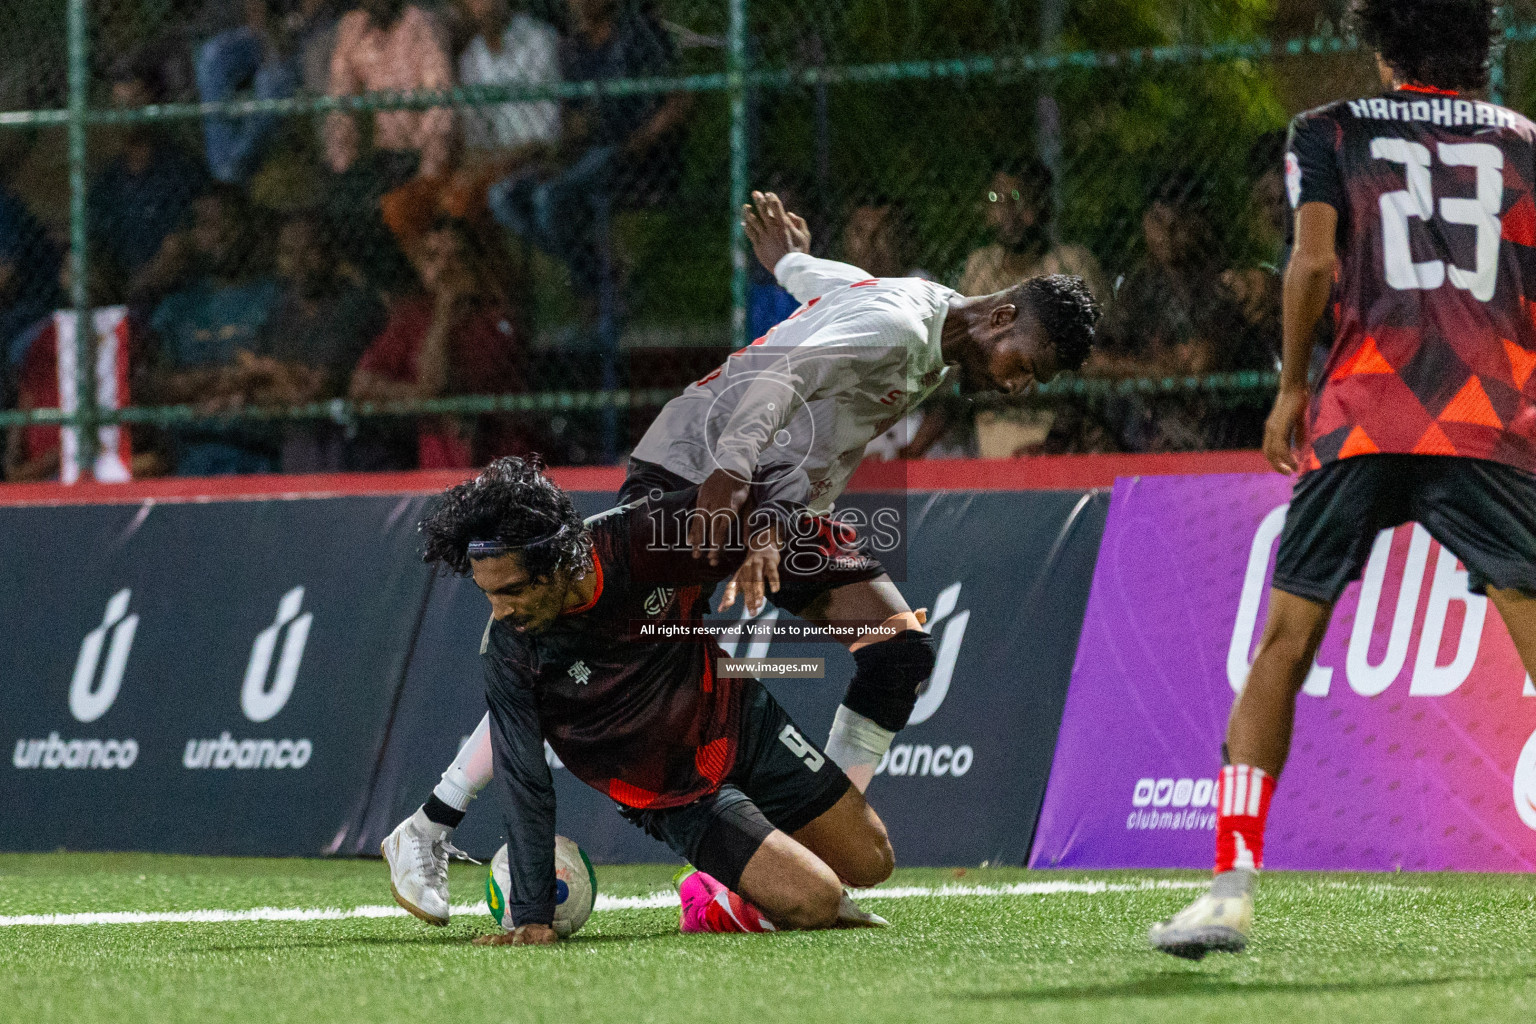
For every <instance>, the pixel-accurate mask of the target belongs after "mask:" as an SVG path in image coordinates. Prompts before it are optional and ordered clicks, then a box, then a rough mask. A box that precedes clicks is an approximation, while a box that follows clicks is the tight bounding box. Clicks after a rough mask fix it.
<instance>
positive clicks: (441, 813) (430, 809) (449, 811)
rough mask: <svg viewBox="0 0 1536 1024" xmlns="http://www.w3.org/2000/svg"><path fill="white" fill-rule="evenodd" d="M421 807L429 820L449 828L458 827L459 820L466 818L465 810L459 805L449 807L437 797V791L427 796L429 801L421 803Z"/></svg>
mask: <svg viewBox="0 0 1536 1024" xmlns="http://www.w3.org/2000/svg"><path fill="white" fill-rule="evenodd" d="M421 809H422V810H423V811H424V812H425V813H426V815H427V820H428V821H430V822H434V823H436V824H438V825H444V826H446V827H448V828H458V827H459V822H461V821H463V820H464V812H463V811H461V810H459V809H458V808H457V807H449V806H448V805H447V804H445V803H443V802H442V801H441V800H439V799H438V798H437V794H436V793H433V794H432V795H431V796H429V797H427V802H426V803H424V804H422V805H421Z"/></svg>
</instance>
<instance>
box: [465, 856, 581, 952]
mask: <svg viewBox="0 0 1536 1024" xmlns="http://www.w3.org/2000/svg"><path fill="white" fill-rule="evenodd" d="M510 885H511V878H510V876H509V875H508V873H507V848H506V846H505V845H503V846H502V848H501V849H499V850H497V851H496V856H494V857H492V858H491V873H490V874H489V875H487V876H486V879H485V902H486V905H487V906H488V907H490V908H491V916H492V917H494V918H495V919H496V923H497V924H499V925H501V926H502V927H503V928H506V929H508V930H509V931H510V930H511V929H512V928H514V927H516V922H514V921H513V920H512V919H511V918H510V917H506V916H505V911H506V907H507V888H508V887H509V886H510ZM596 899H597V874H596V872H594V871H593V870H592V862H591V861H590V860H588V859H587V853H586V851H585V850H583V849H582V848H581V847H579V846H577V845H576V844H575V843H573V842H572V841H571V840H569V839H567V838H565V836H555V923H554V927H555V934H556V935H558V936H560V937H561V938H562V939H568V938H570V937H571V936H572V935H574V934H576V932H578V931H580V930H581V926H582V925H584V924H586V923H587V918H589V917H591V916H592V904H593V902H594V901H596Z"/></svg>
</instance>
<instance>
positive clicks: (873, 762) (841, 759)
mask: <svg viewBox="0 0 1536 1024" xmlns="http://www.w3.org/2000/svg"><path fill="white" fill-rule="evenodd" d="M895 738H896V734H895V733H894V732H892V731H891V730H889V729H882V728H880V726H878V725H876V724H875V723H874V722H871V721H870V720H869V719H867V718H865V717H864V716H863V715H861V714H859V713H858V712H857V711H850V710H848V707H847V706H846V705H843V704H839V705H838V708H837V715H836V717H834V718H833V719H832V731H831V732H829V733H828V734H827V756H828V757H830V758H831V759H832V763H833V764H835V765H837V766H838V767H839V768H841V769H842V770H843V771H845V772H846V771H848V770H849V769H850V768H855V767H861V766H862V767H865V768H869V769H870V770H871V771H873V770H874V769H875V768H876V767H878V766H879V764H880V759H881V758H882V757H884V756H885V752H886V751H887V750H890V749H891V741H892V740H893V739H895Z"/></svg>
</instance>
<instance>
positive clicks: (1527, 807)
mask: <svg viewBox="0 0 1536 1024" xmlns="http://www.w3.org/2000/svg"><path fill="white" fill-rule="evenodd" d="M1514 790H1515V812H1516V813H1517V814H1519V815H1520V820H1521V821H1523V822H1525V824H1526V827H1527V828H1532V829H1536V732H1533V733H1531V738H1530V739H1528V740H1526V741H1525V748H1524V749H1523V750H1521V751H1520V760H1518V761H1516V762H1515V779H1514Z"/></svg>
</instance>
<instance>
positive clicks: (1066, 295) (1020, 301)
mask: <svg viewBox="0 0 1536 1024" xmlns="http://www.w3.org/2000/svg"><path fill="white" fill-rule="evenodd" d="M1004 298H1005V299H1006V301H1008V302H1011V303H1013V304H1014V305H1015V306H1018V307H1020V308H1025V307H1027V308H1029V309H1032V310H1034V311H1035V317H1036V319H1038V320H1039V321H1040V326H1042V327H1044V328H1045V336H1046V338H1047V339H1049V341H1050V343H1051V348H1053V349H1055V351H1056V362H1057V364H1058V365H1059V367H1060V368H1061V369H1062V370H1076V369H1077V368H1078V367H1080V366H1082V365H1083V361H1084V360H1085V359H1087V358H1088V350H1089V349H1090V348H1092V347H1093V331H1094V325H1095V324H1097V323H1098V322H1099V302H1098V300H1097V299H1095V298H1094V297H1093V292H1091V291H1089V290H1088V284H1087V282H1085V281H1084V280H1083V279H1082V278H1080V277H1075V276H1073V275H1071V274H1050V275H1048V276H1046V277H1032V278H1030V279H1029V280H1028V281H1024V282H1021V283H1020V284H1016V285H1014V286H1013V287H1012V288H1009V289H1008V290H1007V292H1005V293H1004Z"/></svg>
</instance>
